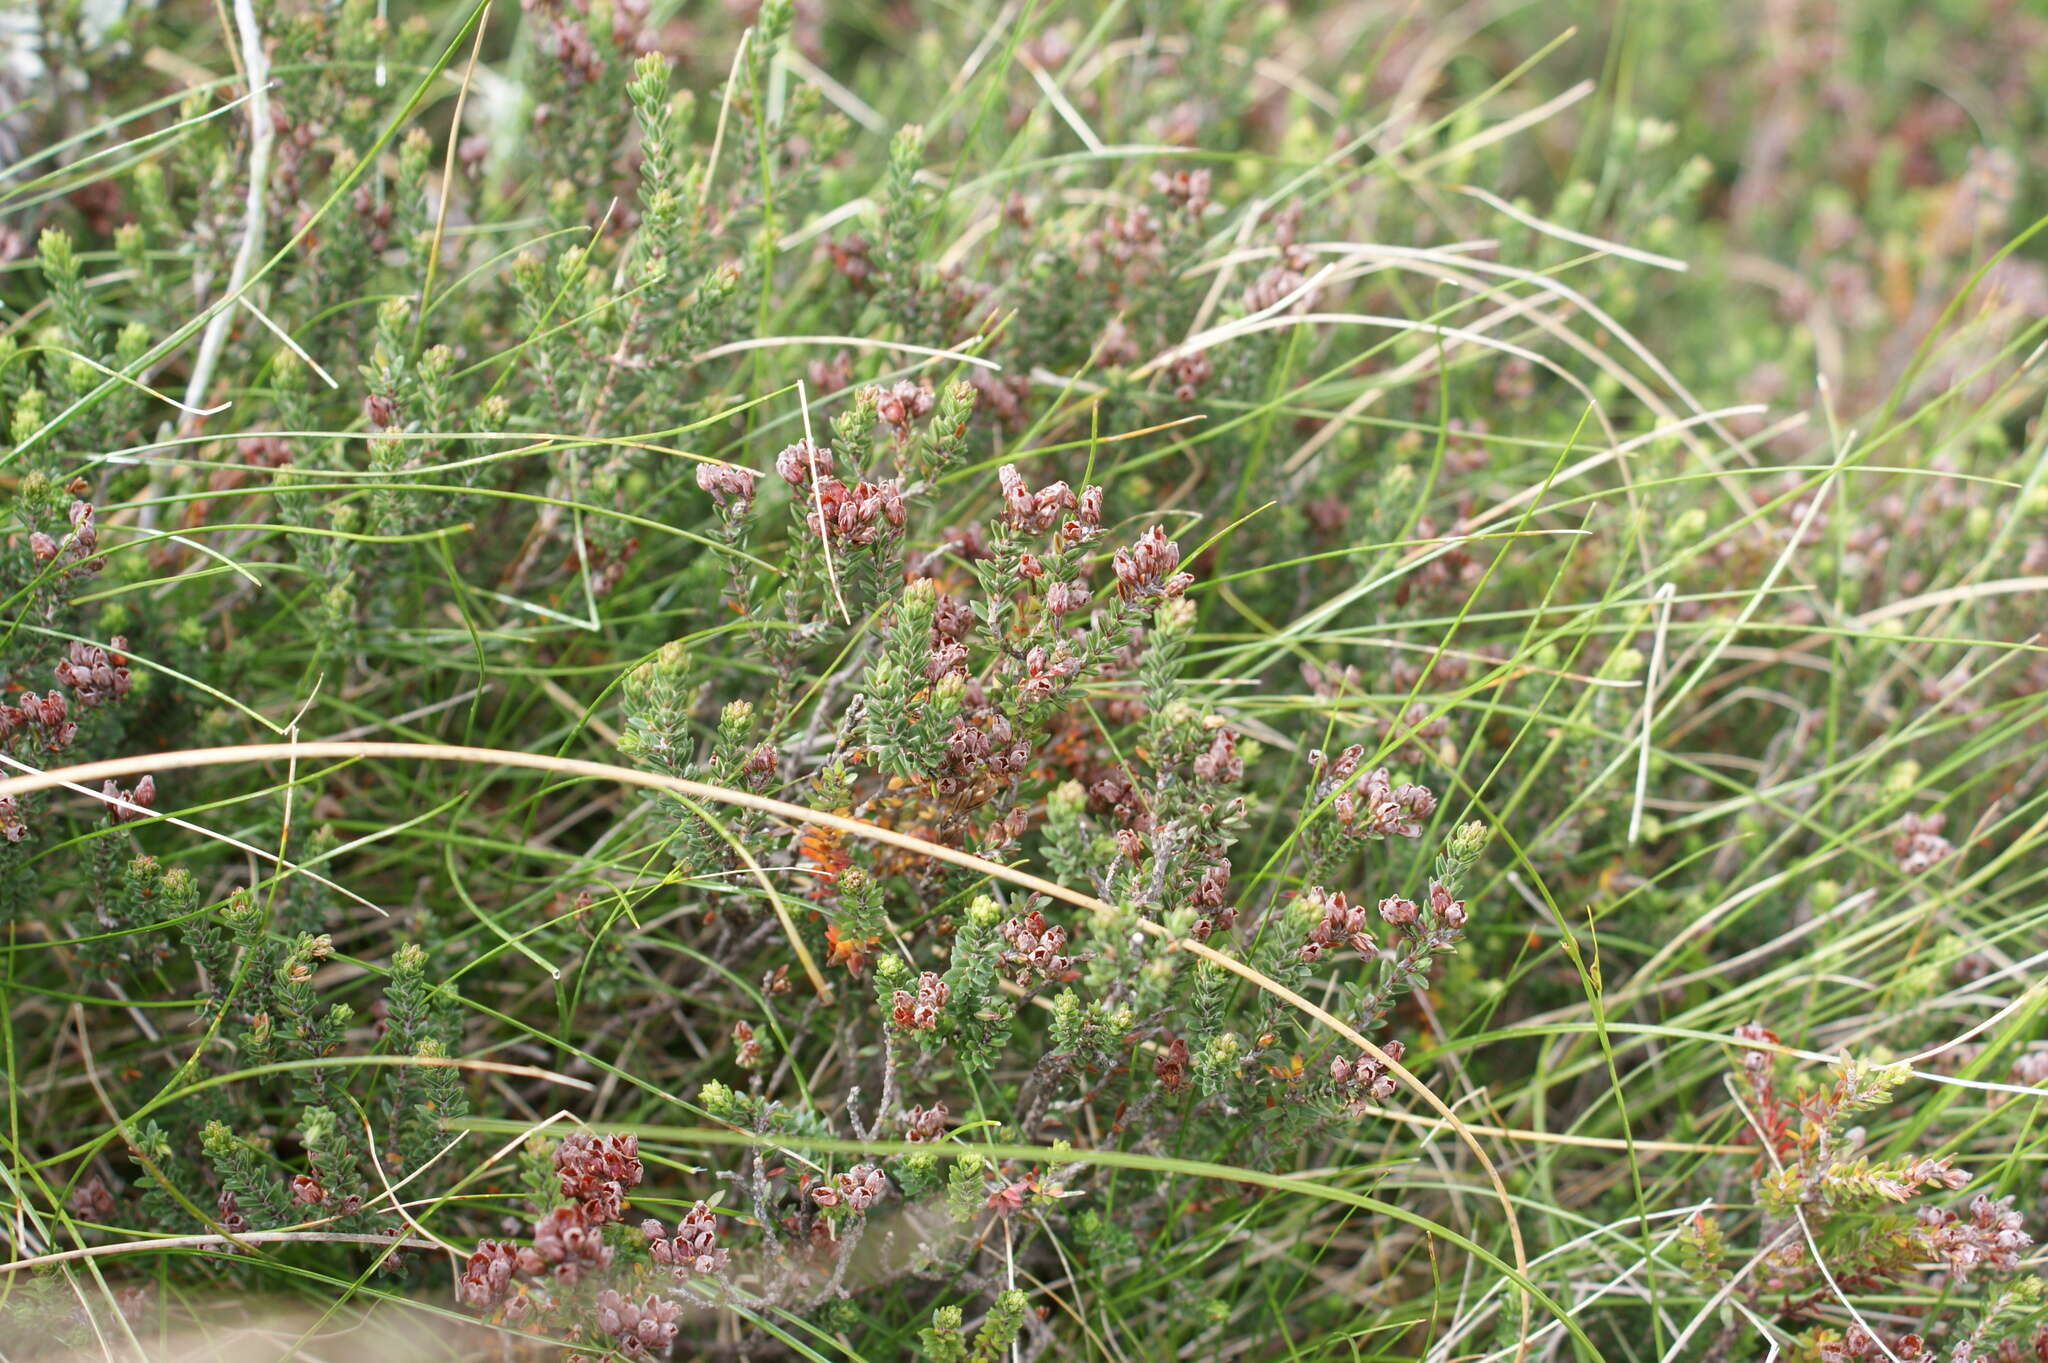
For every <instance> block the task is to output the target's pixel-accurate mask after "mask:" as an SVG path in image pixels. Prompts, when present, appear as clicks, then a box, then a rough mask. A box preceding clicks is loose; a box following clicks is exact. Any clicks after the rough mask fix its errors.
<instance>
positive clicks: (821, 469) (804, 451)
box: [775, 436, 832, 488]
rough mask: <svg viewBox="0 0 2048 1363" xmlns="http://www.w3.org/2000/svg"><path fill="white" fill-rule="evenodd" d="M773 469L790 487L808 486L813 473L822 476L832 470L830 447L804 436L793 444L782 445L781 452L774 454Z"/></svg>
mask: <svg viewBox="0 0 2048 1363" xmlns="http://www.w3.org/2000/svg"><path fill="white" fill-rule="evenodd" d="M775 471H776V472H777V473H778V474H780V475H781V476H782V481H783V482H785V483H788V484H789V485H790V486H791V487H795V488H808V487H809V486H810V485H811V478H812V477H813V475H816V476H818V477H823V476H824V475H826V474H828V473H830V472H832V450H831V447H830V446H827V445H820V444H817V443H816V442H815V441H813V440H812V439H811V438H810V437H809V436H805V437H804V438H803V439H801V440H799V441H797V442H796V443H795V444H794V445H787V446H784V447H783V450H782V453H780V454H778V455H776V456H775Z"/></svg>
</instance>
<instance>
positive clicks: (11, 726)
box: [0, 691, 78, 752]
mask: <svg viewBox="0 0 2048 1363" xmlns="http://www.w3.org/2000/svg"><path fill="white" fill-rule="evenodd" d="M30 729H33V730H34V731H35V734H36V737H37V738H39V739H41V740H42V745H43V748H44V749H45V750H46V751H49V752H62V751H63V750H64V749H65V748H68V747H70V746H71V740H72V739H74V738H76V737H78V725H77V724H76V723H75V722H74V721H73V720H72V718H71V705H70V702H68V701H66V700H65V699H64V693H63V692H62V691H51V692H50V693H49V694H48V695H43V696H39V695H37V694H36V693H35V692H33V691H28V692H25V693H23V695H22V697H21V704H19V705H0V744H6V743H8V742H10V741H12V740H13V738H14V736H15V735H16V734H18V733H22V732H24V731H25V730H30Z"/></svg>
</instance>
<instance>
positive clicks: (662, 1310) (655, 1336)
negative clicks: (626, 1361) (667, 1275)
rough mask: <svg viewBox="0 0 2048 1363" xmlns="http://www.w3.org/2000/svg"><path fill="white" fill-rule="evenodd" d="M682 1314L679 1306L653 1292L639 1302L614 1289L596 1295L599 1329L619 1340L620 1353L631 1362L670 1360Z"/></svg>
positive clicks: (607, 1289)
mask: <svg viewBox="0 0 2048 1363" xmlns="http://www.w3.org/2000/svg"><path fill="white" fill-rule="evenodd" d="M682 1314H683V1308H682V1307H681V1306H680V1305H678V1304H677V1303H675V1302H672V1301H667V1300H665V1299H663V1298H661V1297H658V1296H656V1295H655V1294H654V1293H652V1292H650V1293H648V1294H647V1296H646V1297H645V1298H644V1299H642V1300H640V1301H637V1302H636V1301H634V1300H632V1299H631V1298H629V1297H625V1296H622V1295H621V1294H620V1293H619V1292H618V1290H617V1289H615V1288H610V1287H608V1288H606V1289H605V1290H604V1291H602V1292H600V1293H598V1294H597V1324H598V1328H599V1329H601V1330H603V1331H604V1332H605V1333H606V1334H608V1335H610V1336H612V1337H613V1338H614V1339H616V1340H618V1342H619V1352H620V1353H622V1354H624V1355H625V1356H626V1357H628V1358H639V1357H643V1356H645V1357H650V1358H666V1357H668V1352H669V1346H670V1345H672V1344H674V1343H675V1339H676V1330H677V1328H678V1326H677V1324H676V1322H677V1320H678V1319H679V1318H680V1317H681V1316H682Z"/></svg>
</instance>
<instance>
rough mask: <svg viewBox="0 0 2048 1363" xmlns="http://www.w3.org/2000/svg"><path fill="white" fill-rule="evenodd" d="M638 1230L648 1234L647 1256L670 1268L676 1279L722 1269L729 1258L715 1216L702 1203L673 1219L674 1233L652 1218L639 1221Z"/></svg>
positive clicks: (645, 1234)
mask: <svg viewBox="0 0 2048 1363" xmlns="http://www.w3.org/2000/svg"><path fill="white" fill-rule="evenodd" d="M640 1233H641V1234H642V1235H644V1236H646V1237H647V1253H648V1255H649V1257H651V1258H652V1259H653V1260H654V1262H655V1263H657V1264H660V1265H661V1266H662V1267H664V1268H668V1269H673V1270H674V1272H675V1276H676V1278H677V1279H678V1280H681V1279H683V1278H685V1277H688V1276H690V1275H691V1274H708V1273H718V1272H721V1271H722V1270H723V1269H724V1268H725V1266H726V1263H727V1261H728V1260H729V1259H730V1258H731V1257H732V1256H731V1254H730V1252H729V1251H727V1250H724V1249H721V1248H720V1247H719V1244H718V1218H717V1217H716V1216H713V1215H712V1213H711V1208H710V1207H709V1206H707V1205H706V1204H704V1203H702V1202H699V1203H698V1204H697V1205H696V1206H694V1207H692V1208H690V1210H689V1213H688V1214H687V1215H685V1216H684V1217H683V1219H682V1220H680V1221H678V1222H676V1229H675V1234H673V1235H671V1234H669V1232H668V1228H667V1227H665V1226H663V1225H662V1224H661V1222H659V1221H656V1220H654V1219H653V1218H652V1217H649V1218H648V1219H647V1220H645V1221H642V1222H641V1223H640Z"/></svg>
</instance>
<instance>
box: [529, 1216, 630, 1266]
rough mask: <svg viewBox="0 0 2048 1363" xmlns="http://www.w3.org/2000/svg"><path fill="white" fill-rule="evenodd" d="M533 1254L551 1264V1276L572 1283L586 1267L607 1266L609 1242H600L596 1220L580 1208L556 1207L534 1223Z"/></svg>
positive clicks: (609, 1264)
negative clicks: (553, 1275) (552, 1271)
mask: <svg viewBox="0 0 2048 1363" xmlns="http://www.w3.org/2000/svg"><path fill="white" fill-rule="evenodd" d="M532 1253H533V1255H534V1256H535V1257H536V1259H537V1260H538V1261H539V1262H540V1263H542V1264H547V1265H552V1266H553V1268H554V1274H555V1277H556V1278H558V1279H559V1280H561V1281H562V1282H564V1283H573V1282H575V1281H576V1280H577V1279H578V1278H580V1277H582V1276H583V1274H584V1272H585V1271H586V1270H591V1269H605V1268H610V1267H611V1263H612V1250H611V1246H609V1245H607V1244H606V1243H605V1242H604V1234H603V1230H602V1227H601V1225H600V1223H598V1222H596V1221H593V1220H592V1219H591V1218H590V1217H589V1216H587V1215H585V1214H584V1211H583V1208H581V1207H580V1206H579V1207H557V1208H555V1209H554V1210H553V1211H551V1212H549V1213H548V1214H547V1215H546V1216H544V1217H542V1218H541V1219H540V1220H539V1221H537V1222H535V1223H534V1227H533V1250H532Z"/></svg>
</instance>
